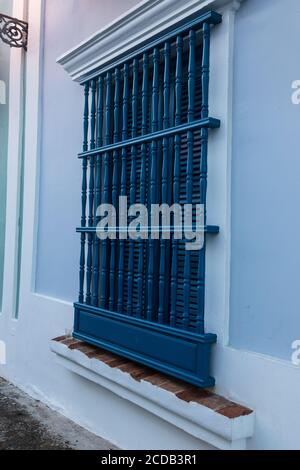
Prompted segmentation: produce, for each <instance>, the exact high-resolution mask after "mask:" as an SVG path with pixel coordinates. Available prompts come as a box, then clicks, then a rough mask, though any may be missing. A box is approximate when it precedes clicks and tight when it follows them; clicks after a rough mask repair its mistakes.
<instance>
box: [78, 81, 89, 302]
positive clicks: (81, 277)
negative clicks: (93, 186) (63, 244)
mask: <svg viewBox="0 0 300 470" xmlns="http://www.w3.org/2000/svg"><path fill="white" fill-rule="evenodd" d="M89 92H90V86H89V83H86V84H85V85H84V112H83V147H82V148H83V151H84V152H86V151H87V150H88V132H89ZM86 202H87V159H86V158H85V157H84V158H83V159H82V185H81V227H86ZM84 271H85V233H84V232H82V233H81V248H80V261H79V298H78V300H79V302H80V303H83V301H84Z"/></svg>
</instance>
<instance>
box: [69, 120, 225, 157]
mask: <svg viewBox="0 0 300 470" xmlns="http://www.w3.org/2000/svg"><path fill="white" fill-rule="evenodd" d="M218 127H220V120H219V119H215V118H211V117H208V118H205V119H198V120H196V121H192V122H189V123H186V124H182V125H181V126H175V127H169V129H164V130H161V131H157V132H151V133H149V134H146V135H140V136H138V137H135V138H133V139H128V140H123V141H120V142H116V143H115V144H109V145H104V146H103V147H99V148H96V149H93V150H89V151H86V152H81V153H79V154H78V157H79V158H88V157H92V156H95V155H99V154H100V153H106V152H110V151H112V150H118V149H122V148H124V147H131V146H132V145H141V144H143V143H145V142H152V141H154V140H159V139H163V138H164V137H172V136H174V135H178V134H184V133H186V132H188V131H195V130H197V129H202V128H210V129H215V128H218Z"/></svg>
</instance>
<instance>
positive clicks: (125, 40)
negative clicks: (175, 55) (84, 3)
mask: <svg viewBox="0 0 300 470" xmlns="http://www.w3.org/2000/svg"><path fill="white" fill-rule="evenodd" d="M241 1H242V0H233V1H232V0H231V1H228V0H186V1H184V2H183V1H182V0H143V1H142V2H140V3H138V5H136V6H135V7H134V8H132V9H130V10H128V11H127V12H126V13H125V14H123V15H122V16H120V17H119V18H117V19H116V20H114V21H113V22H111V23H110V24H108V25H107V26H105V27H104V28H102V29H101V30H100V31H98V32H96V33H95V34H93V35H92V36H90V37H89V38H88V39H86V40H85V41H83V42H81V43H80V44H79V45H78V46H76V47H74V48H73V49H71V50H69V51H68V52H66V53H65V54H63V55H62V56H61V57H59V58H58V59H57V62H58V63H59V64H60V65H62V66H63V67H64V69H65V70H66V71H67V72H68V74H69V75H70V77H71V78H72V80H74V81H77V82H79V83H82V82H84V81H85V80H86V79H88V78H89V77H90V76H91V75H92V74H94V73H95V72H96V71H97V70H98V69H100V68H102V67H104V66H106V65H108V64H109V63H110V62H112V61H113V60H114V59H115V58H116V57H122V55H124V54H125V53H128V51H129V50H131V49H134V48H135V47H136V46H137V45H142V44H144V43H146V42H147V41H149V40H150V39H152V38H154V37H155V36H156V35H158V34H159V33H161V32H162V31H167V30H168V29H169V28H171V27H172V26H174V24H180V23H181V22H182V21H184V20H186V19H187V18H189V17H191V18H192V17H193V16H196V15H198V14H199V13H200V12H201V13H203V12H205V11H206V10H210V9H216V8H218V9H222V8H223V7H224V6H225V5H226V6H227V7H229V8H230V9H234V10H237V9H238V7H239V5H240V3H241Z"/></svg>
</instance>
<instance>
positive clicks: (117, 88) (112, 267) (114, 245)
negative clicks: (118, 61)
mask: <svg viewBox="0 0 300 470" xmlns="http://www.w3.org/2000/svg"><path fill="white" fill-rule="evenodd" d="M119 127H120V70H119V69H118V68H116V70H115V100H114V142H118V140H119ZM112 204H113V206H114V207H115V209H116V210H117V205H118V151H117V150H114V152H113V176H112ZM110 245H111V251H110V283H109V285H110V293H109V309H110V310H112V311H114V309H115V298H116V295H115V285H116V256H117V252H116V251H117V250H116V248H117V242H116V240H111V243H110Z"/></svg>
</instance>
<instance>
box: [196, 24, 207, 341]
mask: <svg viewBox="0 0 300 470" xmlns="http://www.w3.org/2000/svg"><path fill="white" fill-rule="evenodd" d="M202 47H203V52H202V107H201V118H203V119H204V118H207V117H208V92H209V49H210V25H209V24H208V23H204V24H203V46H202ZM207 142H208V129H204V128H203V129H201V161H200V203H201V204H203V205H204V220H203V224H204V225H206V189H207ZM204 281H205V233H204V245H203V248H202V250H200V251H199V260H198V277H197V303H198V314H197V318H196V331H197V332H198V333H202V332H203V331H204V304H205V295H204V294H205V282H204Z"/></svg>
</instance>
